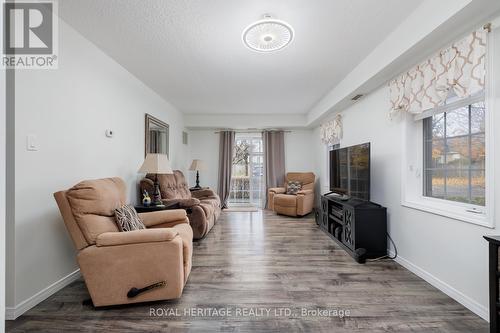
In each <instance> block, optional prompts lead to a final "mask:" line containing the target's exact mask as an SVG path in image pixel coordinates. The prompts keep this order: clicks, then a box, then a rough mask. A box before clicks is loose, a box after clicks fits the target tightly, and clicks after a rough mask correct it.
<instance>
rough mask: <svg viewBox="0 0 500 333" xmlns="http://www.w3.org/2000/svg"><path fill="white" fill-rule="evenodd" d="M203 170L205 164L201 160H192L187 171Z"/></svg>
mask: <svg viewBox="0 0 500 333" xmlns="http://www.w3.org/2000/svg"><path fill="white" fill-rule="evenodd" d="M203 170H205V163H204V162H203V161H202V160H193V162H192V163H191V166H190V167H189V171H203Z"/></svg>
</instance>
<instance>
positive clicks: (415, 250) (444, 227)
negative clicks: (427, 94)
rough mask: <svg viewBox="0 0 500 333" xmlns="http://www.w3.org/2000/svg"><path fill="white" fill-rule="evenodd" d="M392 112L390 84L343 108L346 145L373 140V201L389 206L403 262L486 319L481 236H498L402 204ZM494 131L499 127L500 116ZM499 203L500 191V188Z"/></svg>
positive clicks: (321, 164)
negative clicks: (390, 112) (390, 107)
mask: <svg viewBox="0 0 500 333" xmlns="http://www.w3.org/2000/svg"><path fill="white" fill-rule="evenodd" d="M498 87H499V88H500V86H498ZM497 96H498V95H497ZM497 105H498V104H497ZM388 110H389V90H388V88H387V87H386V86H383V87H382V88H380V89H378V90H377V91H375V92H374V93H372V94H370V95H368V96H366V97H365V98H364V99H363V100H361V101H360V102H358V103H357V104H355V105H354V106H352V107H350V108H348V109H346V110H344V111H343V112H342V114H343V124H344V138H343V139H342V142H341V145H342V146H350V145H354V144H359V143H363V142H371V199H372V201H374V202H377V203H380V204H382V205H384V206H386V207H387V208H388V215H389V216H388V219H389V220H388V228H389V229H388V230H389V233H390V235H391V236H392V238H393V239H394V241H395V243H396V246H397V249H398V253H399V256H400V263H402V264H404V265H405V266H406V267H408V268H410V269H412V270H413V271H414V272H416V273H417V274H419V275H421V276H422V277H424V278H425V279H427V280H428V281H429V282H431V283H433V284H434V285H436V286H437V287H438V288H440V289H441V290H443V291H445V292H446V293H448V294H449V295H451V296H452V297H454V298H455V299H457V300H458V301H460V302H461V303H463V304H465V305H466V306H467V307H468V308H469V309H471V310H473V311H475V312H476V313H478V314H480V315H481V316H482V317H483V318H486V317H487V314H488V310H487V307H488V251H487V248H488V247H487V243H486V241H485V240H484V239H483V238H482V236H483V235H486V234H495V233H496V232H495V230H492V229H489V228H485V227H481V226H478V225H474V224H470V223H466V222H462V221H457V220H453V219H448V218H445V217H442V216H438V215H434V214H430V213H426V212H422V211H418V210H414V209H411V208H406V207H403V206H401V159H402V153H401V152H402V144H403V143H402V129H401V126H402V123H400V122H397V121H394V122H393V121H390V120H389V118H388V115H387V114H388ZM496 111H498V110H495V111H493V112H496ZM494 127H496V128H500V117H499V116H496V125H495V126H494ZM314 133H315V139H314V141H315V143H314V144H315V145H317V146H318V148H317V154H318V155H317V166H318V168H319V170H320V180H321V181H320V183H321V193H325V192H327V191H328V175H327V170H328V168H327V153H326V148H325V147H324V146H322V145H321V143H320V136H319V129H315V131H314ZM415 149H418V147H416V148H415ZM495 154H496V156H500V145H497V146H496V151H495ZM495 176H496V177H500V168H497V169H496V175H495ZM497 179H500V178H497ZM498 205H500V192H499V191H498V190H497V193H496V206H497V207H498Z"/></svg>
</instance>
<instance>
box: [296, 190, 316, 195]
mask: <svg viewBox="0 0 500 333" xmlns="http://www.w3.org/2000/svg"><path fill="white" fill-rule="evenodd" d="M311 194H314V191H313V190H300V191H298V192H297V195H311Z"/></svg>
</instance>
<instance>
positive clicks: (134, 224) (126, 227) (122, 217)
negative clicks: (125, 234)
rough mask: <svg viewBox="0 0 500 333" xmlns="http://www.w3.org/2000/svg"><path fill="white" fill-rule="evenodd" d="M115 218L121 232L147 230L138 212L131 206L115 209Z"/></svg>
mask: <svg viewBox="0 0 500 333" xmlns="http://www.w3.org/2000/svg"><path fill="white" fill-rule="evenodd" d="M115 218H116V224H117V225H118V229H120V231H132V230H140V229H146V226H145V225H144V223H143V222H142V220H141V218H140V217H139V215H138V214H137V212H136V210H135V209H134V207H132V206H130V205H123V206H121V207H120V208H117V209H115Z"/></svg>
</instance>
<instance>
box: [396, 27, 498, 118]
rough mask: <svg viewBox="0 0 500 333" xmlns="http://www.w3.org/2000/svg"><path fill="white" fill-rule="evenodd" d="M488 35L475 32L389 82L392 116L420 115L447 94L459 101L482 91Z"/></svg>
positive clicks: (441, 102)
mask: <svg viewBox="0 0 500 333" xmlns="http://www.w3.org/2000/svg"><path fill="white" fill-rule="evenodd" d="M487 35H488V33H487V31H486V30H484V29H481V30H478V31H474V32H473V33H471V34H470V35H468V36H467V37H465V38H463V39H461V40H459V41H457V42H456V43H453V44H452V45H451V46H449V47H448V48H446V49H443V50H441V52H439V53H438V54H436V55H434V56H433V57H432V58H430V59H428V60H427V61H425V62H423V63H421V64H420V65H418V66H416V67H414V68H412V69H411V70H409V71H408V72H406V73H404V74H402V75H400V76H399V77H397V78H396V79H394V80H392V81H391V82H390V83H389V87H390V94H391V115H393V114H394V113H398V112H400V111H406V112H410V113H414V114H419V113H422V112H423V111H425V110H428V109H432V108H435V107H437V106H440V105H442V104H443V103H444V101H445V100H446V98H447V97H448V94H449V92H450V91H453V92H454V93H455V94H456V96H458V97H459V98H465V97H468V96H471V95H474V94H476V93H478V92H480V91H482V90H483V89H484V86H485V77H486V42H487V37H488V36H487Z"/></svg>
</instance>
